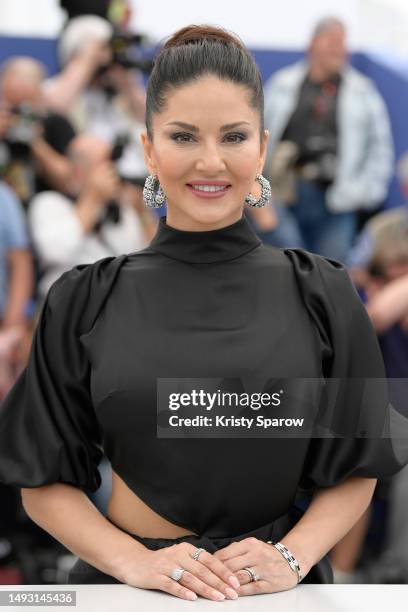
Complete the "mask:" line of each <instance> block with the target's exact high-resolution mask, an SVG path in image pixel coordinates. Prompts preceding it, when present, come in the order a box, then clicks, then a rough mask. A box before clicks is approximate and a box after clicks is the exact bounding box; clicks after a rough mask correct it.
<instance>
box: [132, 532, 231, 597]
mask: <svg viewBox="0 0 408 612" xmlns="http://www.w3.org/2000/svg"><path fill="white" fill-rule="evenodd" d="M196 549H197V547H196V546H194V545H193V544H189V543H188V542H181V543H180V544H174V545H173V546H168V547H165V548H161V549H159V550H155V551H151V550H147V549H146V551H143V553H142V554H141V555H140V556H139V555H138V556H137V562H136V563H133V564H132V566H131V568H130V569H129V568H128V569H127V570H126V571H125V573H124V576H123V577H124V581H125V583H126V584H129V585H130V586H136V587H139V588H144V589H158V590H160V591H164V592H166V593H170V594H171V595H175V596H176V597H180V598H181V599H189V600H192V599H196V595H195V594H197V595H202V596H203V597H205V598H206V599H211V600H213V601H221V600H223V599H225V598H228V599H236V598H237V592H236V589H237V588H238V587H237V586H236V587H235V590H234V589H233V588H232V583H231V582H230V581H229V578H230V577H231V576H232V574H231V572H230V571H229V570H228V569H227V568H226V567H225V565H224V564H223V563H222V562H221V561H220V560H219V559H216V558H215V557H214V555H212V554H211V553H209V552H207V551H203V552H202V553H201V554H200V557H199V559H198V561H195V560H194V559H193V558H192V557H191V556H190V555H191V553H193V552H194V551H195V550H196ZM177 567H180V568H183V569H185V570H186V571H185V572H184V574H183V576H182V578H181V580H179V581H176V580H174V579H173V578H171V577H170V576H171V572H172V570H174V569H175V568H177ZM236 584H238V583H236Z"/></svg>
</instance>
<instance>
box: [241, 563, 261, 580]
mask: <svg viewBox="0 0 408 612" xmlns="http://www.w3.org/2000/svg"><path fill="white" fill-rule="evenodd" d="M243 571H245V572H248V574H249V577H250V578H251V580H250V582H256V581H257V580H259V579H260V577H259V576H258V575H257V574H256V573H255V572H254V570H253V569H252V568H251V567H244V570H243Z"/></svg>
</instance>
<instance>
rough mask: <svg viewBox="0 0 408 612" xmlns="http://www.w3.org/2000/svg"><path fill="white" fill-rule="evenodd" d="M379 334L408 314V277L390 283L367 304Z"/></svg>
mask: <svg viewBox="0 0 408 612" xmlns="http://www.w3.org/2000/svg"><path fill="white" fill-rule="evenodd" d="M366 308H367V312H368V315H369V317H370V319H371V321H372V323H373V326H374V328H375V330H376V332H377V333H382V332H385V331H386V330H387V329H388V328H389V327H391V326H392V325H394V324H395V323H397V322H398V321H400V320H401V319H403V318H404V316H406V315H407V313H408V276H403V277H401V278H398V279H397V280H394V281H392V282H390V283H389V284H388V285H387V286H386V287H384V289H382V290H381V291H379V292H378V293H377V294H376V295H375V296H374V297H372V298H371V299H370V300H369V301H368V303H367V304H366Z"/></svg>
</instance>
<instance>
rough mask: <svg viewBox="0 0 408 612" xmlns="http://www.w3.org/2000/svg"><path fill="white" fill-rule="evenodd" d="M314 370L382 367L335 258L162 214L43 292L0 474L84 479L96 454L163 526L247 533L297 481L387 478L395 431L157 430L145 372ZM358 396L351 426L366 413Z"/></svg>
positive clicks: (244, 225)
mask: <svg viewBox="0 0 408 612" xmlns="http://www.w3.org/2000/svg"><path fill="white" fill-rule="evenodd" d="M321 376H323V377H325V378H327V379H330V377H333V378H334V377H339V378H341V377H351V378H353V377H355V378H364V377H368V378H371V377H374V378H378V379H379V380H380V379H381V378H383V377H385V373H384V365H383V361H382V357H381V354H380V350H379V346H378V342H377V339H376V336H375V333H374V331H373V328H372V326H371V323H370V320H369V318H368V316H367V314H366V311H365V309H364V307H363V305H362V304H361V302H360V299H359V297H358V295H357V293H356V291H355V289H354V287H353V286H352V284H351V281H350V279H349V277H348V274H347V271H346V269H345V268H344V267H343V266H342V265H341V264H340V263H338V262H335V261H333V260H329V259H327V258H324V257H321V256H319V255H315V254H312V253H309V252H307V251H304V250H302V249H285V250H280V249H275V248H272V247H269V246H266V245H263V244H262V243H261V241H260V240H259V238H258V237H257V236H256V234H255V233H254V231H253V230H252V228H251V226H250V224H249V222H248V221H247V219H246V217H245V216H243V217H242V218H241V219H240V220H239V221H237V222H236V223H233V224H231V225H229V226H227V227H224V228H221V229H217V230H211V231H202V232H188V231H182V230H176V229H174V228H172V227H171V226H169V225H167V223H166V218H165V217H162V218H161V219H160V224H159V228H158V231H157V234H156V236H155V238H154V239H153V240H152V242H151V244H150V246H149V247H147V248H145V249H143V250H141V251H138V252H134V253H130V254H127V255H122V256H120V257H107V258H104V259H102V260H99V261H98V262H96V263H94V264H89V265H79V266H76V267H74V268H73V269H71V270H70V271H68V272H66V273H65V274H63V275H62V276H61V277H60V278H59V279H58V280H57V281H56V282H55V283H54V285H53V286H52V288H51V289H50V291H49V293H48V295H47V299H46V302H45V304H44V307H43V310H42V313H41V316H40V319H39V323H38V325H37V328H36V332H35V336H34V340H33V344H32V348H31V352H30V357H29V362H28V365H27V367H26V369H25V370H24V371H23V372H22V374H21V375H20V377H19V379H18V380H17V382H16V384H15V385H14V387H13V388H12V389H11V391H10V392H9V394H8V396H7V397H6V399H5V400H4V402H3V404H2V406H1V408H0V481H1V482H3V483H5V484H8V485H13V486H17V487H38V486H41V485H45V484H49V483H53V482H64V483H68V484H71V485H73V486H76V487H80V488H82V489H84V490H86V491H88V490H89V491H95V490H96V489H97V488H98V487H99V485H100V474H99V471H98V468H97V466H98V463H99V461H100V459H101V457H102V455H103V452H105V453H106V455H107V456H108V458H109V460H110V461H111V464H112V467H113V469H114V470H115V471H116V472H117V474H118V475H119V476H120V477H121V478H122V479H123V480H124V482H125V483H126V484H127V486H128V487H129V488H130V489H131V490H132V491H134V492H135V493H136V494H137V495H138V496H139V497H140V498H141V499H142V500H144V501H145V502H146V503H147V504H148V505H149V506H150V507H151V508H152V509H153V510H155V511H156V512H157V513H158V514H160V515H161V516H163V517H165V518H167V519H168V520H169V521H171V522H173V523H175V524H176V525H179V526H182V527H185V528H187V529H189V530H191V531H193V532H194V533H195V534H197V535H199V536H200V537H209V538H230V537H235V536H237V535H239V534H243V533H248V532H250V531H252V530H254V529H257V528H260V527H262V526H263V525H267V524H270V523H271V522H273V521H276V520H277V519H279V518H280V517H282V516H284V515H286V514H287V513H288V512H289V511H290V509H291V508H292V507H293V504H294V500H295V498H296V497H297V495H298V494H299V492H309V493H311V492H313V491H314V490H315V489H316V488H319V487H330V486H333V485H335V484H337V483H340V482H341V481H343V480H344V479H346V478H347V477H349V476H352V475H354V476H365V477H385V476H390V475H391V474H394V473H395V472H397V471H398V470H400V469H401V468H402V467H403V466H404V465H405V464H406V463H407V462H408V449H407V444H406V440H407V439H408V435H406V436H405V442H404V444H402V446H401V447H400V448H399V449H398V450H399V452H398V456H397V454H396V452H395V448H394V446H393V443H392V440H391V439H390V438H379V437H377V438H366V439H363V438H360V439H356V438H352V437H349V438H343V439H342V438H339V437H336V438H327V437H326V438H324V437H321V438H319V437H311V438H286V439H285V438H263V439H254V438H252V439H251V438H241V439H208V438H207V439H202V438H201V439H200V438H195V439H163V438H158V437H157V435H156V395H157V379H158V378H200V377H202V378H212V377H214V378H222V379H229V378H236V377H238V378H241V379H242V380H251V378H252V377H256V378H258V379H259V378H261V379H264V380H267V379H269V378H271V377H304V378H315V377H321ZM380 384H381V383H380ZM329 394H330V389H329ZM383 396H384V394H383V393H380V394H379V396H378V398H379V399H378V404H379V409H382V408H381V406H382V405H383V400H384V397H383ZM329 399H330V398H329ZM352 399H353V398H350V397H348V396H347V393H345V394H344V395H343V396H342V401H341V402H337V403H336V405H335V410H336V411H337V412H336V415H335V417H336V420H337V423H338V424H339V425H340V428H341V426H342V424H343V423H345V424H347V423H348V422H353V416H354V415H353V411H354V410H355V408H356V407H355V404H354V402H353V401H351V400H352ZM362 401H366V402H367V399H365V400H364V399H363V400H362ZM369 402H370V403H369V405H368V406H363V407H362V408H364V409H363V410H361V414H362V415H363V416H364V419H366V423H365V424H364V422H363V423H360V425H361V426H362V427H364V425H367V427H369V425H370V423H369V421H370V419H371V417H372V415H375V413H376V409H377V407H376V405H375V404H376V402H377V399H376V398H372V397H371V398H370V400H369ZM371 403H372V405H371ZM380 404H381V405H380ZM390 414H391V413H390ZM385 416H386V417H387V418H390V417H389V415H388V414H387V415H385ZM404 426H406V425H404ZM400 431H402V430H400ZM404 435H405V434H404ZM402 437H403V436H402ZM248 500H250V502H251V503H249V502H248Z"/></svg>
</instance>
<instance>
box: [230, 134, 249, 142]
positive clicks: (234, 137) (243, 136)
mask: <svg viewBox="0 0 408 612" xmlns="http://www.w3.org/2000/svg"><path fill="white" fill-rule="evenodd" d="M225 138H226V140H227V142H233V143H234V142H243V141H244V140H246V138H247V137H246V134H241V133H239V132H237V133H234V134H227V136H226V137H225Z"/></svg>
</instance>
